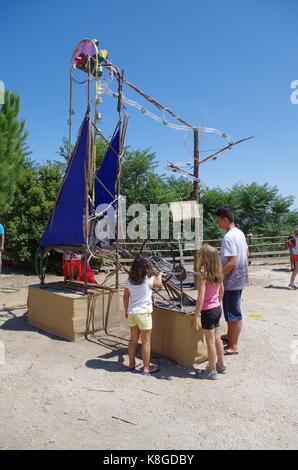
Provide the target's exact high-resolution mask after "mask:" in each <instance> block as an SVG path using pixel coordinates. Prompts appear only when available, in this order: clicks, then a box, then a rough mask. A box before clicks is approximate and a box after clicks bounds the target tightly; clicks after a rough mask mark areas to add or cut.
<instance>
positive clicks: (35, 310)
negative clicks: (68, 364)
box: [28, 282, 120, 341]
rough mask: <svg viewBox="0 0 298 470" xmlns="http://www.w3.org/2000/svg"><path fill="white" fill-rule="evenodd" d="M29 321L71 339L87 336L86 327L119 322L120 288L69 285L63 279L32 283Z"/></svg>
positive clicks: (92, 328) (112, 325)
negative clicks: (85, 291)
mask: <svg viewBox="0 0 298 470" xmlns="http://www.w3.org/2000/svg"><path fill="white" fill-rule="evenodd" d="M28 323H29V324H30V325H32V326H35V327H37V328H39V329H41V330H43V331H46V332H47V333H52V334H54V335H56V336H59V337H61V338H65V339H68V340H70V341H77V340H79V339H83V338H85V334H86V331H87V332H88V333H89V332H91V331H94V332H96V331H100V330H107V328H109V329H111V328H116V327H119V326H120V295H119V290H116V289H111V290H106V289H99V288H88V294H87V295H85V294H84V293H83V290H82V286H81V285H80V286H78V287H77V288H76V287H73V288H71V287H69V286H66V285H65V283H64V282H56V283H49V284H47V286H46V288H45V287H42V286H41V285H34V286H29V289H28Z"/></svg>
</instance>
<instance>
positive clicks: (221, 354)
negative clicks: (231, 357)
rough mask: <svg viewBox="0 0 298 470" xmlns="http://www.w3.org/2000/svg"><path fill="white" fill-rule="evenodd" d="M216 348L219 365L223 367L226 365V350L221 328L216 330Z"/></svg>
mask: <svg viewBox="0 0 298 470" xmlns="http://www.w3.org/2000/svg"><path fill="white" fill-rule="evenodd" d="M215 348H216V355H217V365H218V366H223V365H224V348H223V344H222V340H221V337H220V329H219V328H215Z"/></svg>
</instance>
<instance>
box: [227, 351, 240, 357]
mask: <svg viewBox="0 0 298 470" xmlns="http://www.w3.org/2000/svg"><path fill="white" fill-rule="evenodd" d="M238 354H239V353H238V352H229V351H226V350H224V355H225V356H237V355H238Z"/></svg>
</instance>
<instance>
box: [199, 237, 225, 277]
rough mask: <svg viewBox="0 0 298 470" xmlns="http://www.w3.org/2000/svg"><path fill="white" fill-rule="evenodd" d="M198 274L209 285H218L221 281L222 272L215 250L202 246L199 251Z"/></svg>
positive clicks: (211, 247)
mask: <svg viewBox="0 0 298 470" xmlns="http://www.w3.org/2000/svg"><path fill="white" fill-rule="evenodd" d="M198 270H199V272H200V273H201V274H202V276H203V279H205V280H206V281H207V282H209V283H210V284H215V285H218V284H220V283H221V282H222V281H223V272H222V266H221V262H220V257H219V253H218V250H217V248H214V247H213V246H211V245H207V244H206V245H203V246H202V247H201V248H200V250H199V266H198Z"/></svg>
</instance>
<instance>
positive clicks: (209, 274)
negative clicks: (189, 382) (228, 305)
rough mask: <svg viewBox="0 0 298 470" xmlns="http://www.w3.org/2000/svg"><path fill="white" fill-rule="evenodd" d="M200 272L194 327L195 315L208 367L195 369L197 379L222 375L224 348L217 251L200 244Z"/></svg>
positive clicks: (220, 273) (196, 326) (224, 369)
mask: <svg viewBox="0 0 298 470" xmlns="http://www.w3.org/2000/svg"><path fill="white" fill-rule="evenodd" d="M198 271H199V272H200V281H199V292H198V300H197V303H196V310H195V317H194V327H195V328H196V329H197V330H198V329H199V326H200V325H199V323H200V321H199V318H200V317H201V324H202V328H203V333H204V336H205V338H206V342H207V350H208V360H209V367H208V369H206V370H202V371H199V372H198V377H199V378H200V379H211V380H214V379H217V373H218V372H219V373H221V374H224V373H225V371H226V368H225V366H224V350H223V344H222V341H221V337H220V332H219V319H220V317H221V305H220V303H221V301H222V298H223V295H224V287H223V282H222V281H223V273H222V267H221V262H220V257H219V253H218V251H217V249H216V248H214V247H212V246H210V245H203V246H202V248H201V249H200V251H199V266H198Z"/></svg>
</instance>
